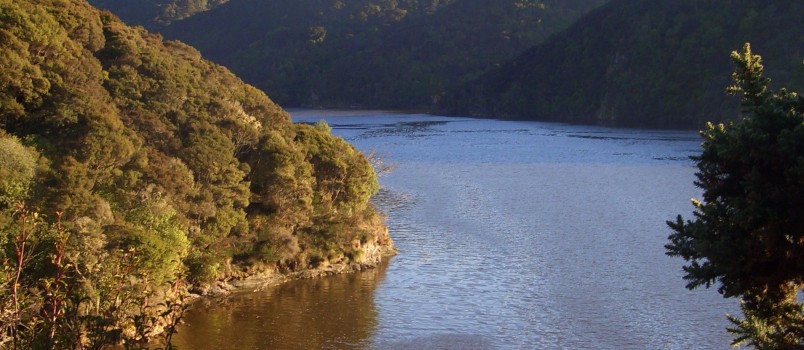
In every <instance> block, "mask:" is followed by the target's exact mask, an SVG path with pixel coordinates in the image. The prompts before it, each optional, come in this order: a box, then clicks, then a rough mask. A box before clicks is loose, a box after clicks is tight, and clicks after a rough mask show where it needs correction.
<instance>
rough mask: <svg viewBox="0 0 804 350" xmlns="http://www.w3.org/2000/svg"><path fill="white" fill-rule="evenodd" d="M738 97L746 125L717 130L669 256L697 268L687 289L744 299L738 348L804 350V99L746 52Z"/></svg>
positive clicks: (741, 56)
mask: <svg viewBox="0 0 804 350" xmlns="http://www.w3.org/2000/svg"><path fill="white" fill-rule="evenodd" d="M731 57H732V60H733V61H734V63H735V65H736V68H735V72H734V74H733V75H732V78H733V80H734V85H733V86H731V87H729V88H728V92H729V93H731V94H735V95H739V96H740V97H741V100H742V110H743V116H742V117H743V118H742V119H741V120H739V121H737V122H731V123H729V124H727V125H723V124H719V125H713V124H711V123H709V124H708V125H707V128H706V130H704V131H702V132H701V135H702V136H703V138H704V141H703V143H702V148H703V151H702V153H701V155H699V156H695V157H693V159H694V160H696V161H697V166H698V172H697V173H696V176H697V179H698V180H697V181H696V183H695V184H696V185H697V186H698V187H700V188H701V189H703V201H698V200H693V204H694V205H695V212H694V220H687V221H684V219H683V218H682V217H681V215H679V216H678V218H677V219H676V220H675V221H668V225H669V226H670V228H671V229H672V230H673V233H672V234H671V235H670V236H669V240H670V244H667V245H666V246H665V248H666V249H667V254H668V255H670V256H678V257H681V258H683V259H684V260H685V261H687V262H688V265H687V266H684V272H685V273H686V274H685V276H684V279H685V280H686V281H687V282H688V283H687V288H689V289H694V288H697V287H699V286H705V287H707V288H708V287H710V286H711V285H713V284H716V283H719V287H718V291H719V292H720V293H721V294H722V295H723V296H724V297H726V298H729V297H736V298H739V299H740V304H741V308H742V310H743V314H744V316H745V319H739V318H737V317H734V316H729V320H730V321H731V322H732V324H733V325H734V327H733V328H730V329H729V331H730V332H731V333H733V334H734V335H735V339H734V342H733V345H735V346H737V345H749V346H753V347H755V348H758V349H802V348H804V305H803V304H802V303H801V302H799V301H798V300H797V295H798V294H799V293H801V292H802V290H803V288H804V215H802V209H804V98H802V96H800V95H798V94H797V93H795V92H788V91H786V90H785V89H781V90H779V91H778V92H773V91H771V90H770V89H769V88H768V83H769V79H767V78H765V77H764V76H763V69H764V68H763V66H762V59H761V57H760V56H758V55H754V54H753V53H752V52H751V47H750V45H749V44H745V46H744V48H743V52H742V53H740V52H736V51H735V52H732V54H731Z"/></svg>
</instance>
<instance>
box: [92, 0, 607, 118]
mask: <svg viewBox="0 0 804 350" xmlns="http://www.w3.org/2000/svg"><path fill="white" fill-rule="evenodd" d="M94 2H95V3H99V4H102V5H104V6H105V8H108V9H110V10H112V11H113V12H122V11H126V6H128V5H126V4H127V3H126V2H111V1H108V0H107V1H101V0H94ZM604 2H605V0H573V1H559V0H554V1H525V0H505V1H498V0H497V1H492V0H451V1H443V0H442V1H438V0H400V1H397V0H381V1H376V0H356V1H349V2H346V1H334V0H333V1H312V0H303V1H282V0H268V1H266V0H262V1H257V0H232V1H229V2H227V3H225V4H223V5H221V6H217V7H215V8H214V9H212V10H210V11H206V12H203V13H197V14H195V15H193V16H191V17H189V18H186V19H184V20H181V21H175V22H173V23H171V24H170V25H168V26H164V27H161V28H159V29H158V30H159V31H160V32H162V33H163V34H164V35H165V36H166V37H169V38H172V39H178V40H181V41H183V42H186V43H188V44H190V45H192V46H194V47H196V48H198V49H199V50H200V51H201V52H202V53H203V54H204V56H205V57H207V58H209V59H211V60H213V61H215V62H217V63H220V64H222V65H224V66H226V67H228V68H229V69H231V70H232V71H233V72H235V73H236V74H238V75H239V76H241V77H242V78H243V79H244V80H245V81H247V82H249V83H251V84H254V85H255V86H257V87H258V88H260V89H262V90H264V91H266V92H267V93H268V94H269V95H270V96H272V97H273V98H274V99H276V100H277V101H278V102H279V103H281V104H283V105H292V106H324V107H364V108H368V107H382V108H414V107H428V106H431V105H432V104H433V101H436V100H438V99H439V98H440V96H441V95H442V94H443V93H444V92H445V91H447V90H449V89H450V88H453V87H455V86H457V85H458V84H459V83H460V82H464V81H468V80H470V79H472V78H474V77H476V76H478V75H480V74H481V73H482V72H484V71H486V70H488V69H489V68H491V67H494V66H495V65H498V64H500V63H502V62H504V61H506V60H508V59H510V58H513V57H515V56H516V55H517V54H518V53H520V52H522V51H523V50H525V49H526V48H528V47H530V46H532V45H534V44H536V43H539V42H541V41H542V40H544V39H545V38H547V37H548V36H549V35H550V34H552V33H554V32H556V31H558V30H560V29H563V28H566V27H567V26H568V25H569V24H570V23H571V22H572V21H573V20H575V19H577V18H578V17H580V16H581V15H582V14H583V13H585V12H586V11H588V10H589V9H590V8H593V7H595V6H598V5H600V4H602V3H604ZM135 23H137V24H148V23H147V22H146V23H143V22H136V21H135Z"/></svg>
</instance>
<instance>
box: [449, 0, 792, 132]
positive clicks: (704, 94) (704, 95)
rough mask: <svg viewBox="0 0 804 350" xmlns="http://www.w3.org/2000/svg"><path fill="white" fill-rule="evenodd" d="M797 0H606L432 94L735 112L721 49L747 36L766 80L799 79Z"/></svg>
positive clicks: (493, 109)
mask: <svg viewBox="0 0 804 350" xmlns="http://www.w3.org/2000/svg"><path fill="white" fill-rule="evenodd" d="M802 16H804V2H802V1H797V0H776V1H760V0H735V1H728V2H723V1H699V0H658V1H642V0H615V1H612V2H611V3H609V4H607V5H604V6H602V7H600V8H598V9H597V10H595V11H593V12H592V13H590V14H589V15H587V16H586V17H584V18H583V19H581V20H579V21H578V22H577V23H575V24H574V25H573V26H572V27H570V28H569V29H567V30H566V31H564V32H561V33H559V34H557V35H555V36H553V37H552V38H550V39H549V40H548V41H546V42H545V43H543V44H542V45H539V46H536V47H534V48H532V49H530V50H528V51H527V52H525V53H523V54H522V55H521V56H519V57H518V58H516V59H514V60H512V61H511V62H509V63H507V64H505V65H503V66H502V67H500V68H499V69H497V70H495V71H493V72H490V73H488V74H486V75H484V76H483V77H480V78H478V79H477V80H476V81H474V82H472V83H469V84H466V85H465V86H463V87H462V88H460V89H457V90H455V91H453V92H451V93H450V94H449V96H448V97H446V98H445V99H443V100H442V102H441V108H442V109H443V110H445V111H449V112H451V113H458V114H473V115H479V116H493V117H500V118H513V119H529V120H553V121H563V122H572V123H586V124H601V125H619V126H635V127H661V128H697V127H699V126H701V125H702V124H703V123H705V121H707V120H712V121H719V120H722V119H724V118H734V117H736V116H737V115H738V110H739V99H738V98H734V97H729V96H726V95H725V94H724V91H725V88H726V86H727V85H728V84H729V82H730V76H731V72H732V69H733V68H732V64H731V62H730V60H729V52H731V51H733V50H737V49H739V48H741V47H742V45H743V44H744V43H746V42H750V43H751V46H752V47H753V48H754V52H756V53H758V54H760V55H762V57H763V58H764V59H765V69H766V76H768V77H770V78H771V79H772V84H771V85H773V86H775V87H780V86H787V87H789V88H790V89H791V90H793V91H801V90H802V88H804V64H802V59H804V26H802V24H801V23H802V22H801V19H802Z"/></svg>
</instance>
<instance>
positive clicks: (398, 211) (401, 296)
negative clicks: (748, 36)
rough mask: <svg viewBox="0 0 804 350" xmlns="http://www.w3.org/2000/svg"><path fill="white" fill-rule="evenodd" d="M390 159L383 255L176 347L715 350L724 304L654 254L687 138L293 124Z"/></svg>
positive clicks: (263, 302) (334, 119)
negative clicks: (371, 264) (687, 284)
mask: <svg viewBox="0 0 804 350" xmlns="http://www.w3.org/2000/svg"><path fill="white" fill-rule="evenodd" d="M299 115H300V116H303V117H304V118H301V119H303V120H304V121H306V122H315V121H317V120H318V119H322V118H324V119H326V120H327V121H328V122H329V123H330V125H331V126H332V127H333V132H334V133H336V134H338V135H341V136H343V137H345V138H346V139H347V140H348V141H350V142H352V143H354V144H355V145H356V146H357V147H358V148H360V149H362V150H365V151H369V150H376V151H379V152H380V153H381V154H384V155H385V157H386V160H387V161H389V162H391V163H393V164H395V165H396V170H395V171H394V172H393V173H391V174H389V175H387V176H384V177H383V178H381V183H382V185H383V188H384V189H383V191H382V192H381V193H380V194H379V195H378V196H377V197H376V198H375V200H376V202H377V204H378V205H379V206H380V207H381V208H382V209H383V210H384V211H385V212H386V213H387V214H388V216H389V218H388V225H389V229H390V231H391V235H392V236H393V237H394V240H395V243H396V245H397V247H398V248H399V250H400V252H399V254H398V255H397V256H396V257H394V258H392V259H391V260H390V262H389V263H387V264H386V265H383V266H382V267H381V268H379V269H376V270H372V271H368V272H364V273H360V274H354V275H346V276H336V277H332V278H325V279H320V280H305V281H294V282H290V283H288V284H284V285H281V286H277V287H273V288H268V289H266V290H263V291H260V292H256V293H239V294H237V295H234V296H232V297H230V298H228V299H227V300H225V301H223V302H220V303H217V302H215V303H210V304H209V305H199V306H197V307H195V308H194V310H193V311H192V312H191V313H190V314H188V316H187V319H186V320H187V324H186V326H184V327H182V328H181V330H180V332H181V333H180V334H179V335H178V336H177V338H176V341H175V345H177V346H178V348H179V349H727V348H729V346H728V344H729V336H728V334H727V333H726V332H725V330H724V328H725V327H726V326H727V321H726V319H725V316H724V315H725V313H727V312H736V311H738V309H737V307H736V303H735V302H733V301H730V300H724V299H722V298H721V297H720V296H719V295H718V294H717V293H716V292H715V291H713V290H699V291H694V292H690V291H688V290H686V289H685V288H684V281H683V280H682V279H681V275H682V271H681V265H682V262H681V261H679V260H678V259H671V258H669V257H667V256H665V255H664V248H663V246H664V244H665V242H666V240H667V235H668V234H669V230H668V229H667V228H666V226H665V223H664V221H665V220H668V219H671V218H673V217H674V216H675V215H676V214H679V213H681V214H685V215H686V214H689V213H690V211H691V208H692V206H691V204H690V201H689V199H690V198H691V197H696V196H698V195H699V191H698V190H697V189H696V188H695V187H694V186H693V184H692V182H693V180H694V170H695V169H694V167H693V164H692V163H691V162H690V161H689V160H688V159H687V156H688V155H690V154H692V153H693V152H695V151H696V149H697V148H698V146H699V143H700V141H699V140H698V137H697V135H696V133H695V132H686V131H680V132H675V131H650V130H619V129H607V128H595V127H581V126H568V125H560V124H545V123H529V122H504V121H494V120H478V119H462V118H458V119H451V118H442V117H432V116H426V115H405V114H386V113H377V114H372V113H366V112H361V113H355V114H354V115H349V113H347V112H344V111H339V112H338V113H322V114H320V115H319V114H316V112H305V114H297V115H296V116H299Z"/></svg>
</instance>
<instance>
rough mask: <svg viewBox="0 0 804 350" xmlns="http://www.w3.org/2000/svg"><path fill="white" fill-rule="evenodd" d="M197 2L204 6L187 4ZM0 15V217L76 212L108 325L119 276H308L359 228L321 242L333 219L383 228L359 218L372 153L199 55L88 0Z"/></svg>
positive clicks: (20, 5) (74, 253)
mask: <svg viewBox="0 0 804 350" xmlns="http://www.w3.org/2000/svg"><path fill="white" fill-rule="evenodd" d="M174 3H175V4H180V2H174ZM191 3H194V4H201V2H191V1H186V2H181V4H187V5H188V6H189V5H190V4H191ZM205 3H206V4H208V5H210V4H212V3H210V2H205ZM193 6H195V5H193ZM0 18H2V22H0V39H2V40H0V55H2V57H3V60H2V61H0V82H3V87H2V90H0V102H2V104H0V146H2V147H0V165H2V167H1V168H0V175H2V177H0V186H2V187H0V206H1V207H2V208H0V209H6V208H11V209H10V210H11V211H13V208H14V207H12V205H16V201H18V200H27V202H28V205H29V206H30V207H34V208H37V210H38V211H41V212H56V211H60V212H63V213H65V214H64V216H63V217H62V218H61V223H62V224H63V226H64V232H67V233H69V234H70V235H69V239H68V240H67V241H66V243H65V244H66V249H65V252H64V256H65V259H68V260H69V261H70V263H71V264H72V265H71V266H72V267H71V268H74V269H75V271H74V272H75V273H76V274H80V275H81V276H83V277H82V283H84V287H86V288H85V289H83V292H82V293H84V294H82V295H80V297H82V298H83V297H86V298H89V299H88V300H94V301H96V303H95V304H94V305H95V306H94V308H92V310H95V311H93V312H94V313H92V312H89V313H88V311H86V310H84V309H82V310H83V311H80V310H79V311H76V312H78V313H80V314H81V315H83V316H86V317H90V316H92V317H99V318H98V320H99V321H98V322H99V323H98V324H96V326H97V327H98V329H107V330H110V329H119V328H116V327H118V326H119V325H120V324H111V325H110V324H105V323H103V322H106V321H103V320H108V319H121V318H125V317H124V316H125V315H130V314H131V313H132V312H133V311H132V307H133V306H131V305H123V304H120V303H118V304H114V303H111V304H106V305H100V304H99V302H97V301H98V300H116V299H115V298H114V297H112V296H113V294H114V293H120V292H121V291H120V290H119V288H117V289H115V288H116V287H115V288H112V286H115V285H120V283H122V282H121V281H119V280H116V279H119V277H118V276H119V273H120V271H112V269H114V268H117V267H120V266H123V265H125V266H129V267H130V268H131V269H132V271H135V270H136V276H134V275H132V280H131V281H130V282H131V284H129V283H128V282H126V283H123V285H126V286H129V287H130V288H129V289H128V290H127V291H126V293H129V294H130V295H131V296H132V298H134V297H141V296H143V295H144V294H143V293H146V291H147V290H149V288H148V287H147V285H149V284H150V285H151V286H160V287H161V286H163V285H164V284H165V283H170V282H173V281H175V280H176V279H177V278H178V276H181V275H183V273H184V272H187V273H188V274H189V275H188V276H187V278H188V279H189V280H191V281H193V282H199V283H200V282H208V281H210V280H212V279H215V278H221V277H224V274H226V273H232V271H233V270H234V269H232V267H231V264H230V262H231V261H232V260H233V259H234V260H236V262H244V263H258V264H255V265H260V266H263V267H264V268H267V269H278V268H289V266H290V265H292V267H290V269H296V268H305V267H307V262H308V261H309V259H308V258H307V257H309V256H312V255H313V254H319V252H321V251H334V253H332V254H330V255H332V256H342V255H343V254H344V253H343V251H345V250H348V249H350V248H349V246H348V244H347V243H348V241H349V240H351V239H352V238H353V237H351V235H349V234H346V233H344V234H342V235H338V237H335V236H328V235H317V234H316V233H317V232H322V231H325V230H326V227H328V226H329V225H335V224H339V223H342V222H360V223H362V224H365V225H364V226H367V227H366V228H365V230H369V228H368V226H374V225H376V226H378V227H383V224H382V221H381V220H375V218H378V217H379V216H378V215H374V216H371V218H372V219H371V220H364V219H363V218H365V217H367V216H366V215H364V214H365V212H371V210H372V209H371V207H370V205H369V203H368V198H369V196H370V195H371V194H372V193H374V192H375V191H376V186H377V180H376V178H375V177H374V174H373V172H372V171H371V167H370V166H369V165H368V162H367V161H366V160H365V157H363V155H362V154H360V153H359V152H357V151H356V150H355V149H354V148H353V147H351V146H350V145H348V144H347V143H346V142H344V141H343V140H341V139H337V138H334V137H332V136H331V135H330V134H329V129H328V128H323V126H322V127H321V128H320V130H315V129H313V128H312V127H309V126H305V127H297V126H295V125H294V124H292V123H291V121H290V117H289V115H288V114H287V113H286V112H284V111H283V110H282V109H281V108H280V107H279V106H277V105H276V104H275V103H273V102H272V101H271V100H270V99H269V98H268V97H267V96H265V95H264V94H263V93H262V92H260V91H259V90H257V89H256V88H254V87H251V86H248V85H246V84H244V83H243V82H242V81H241V80H239V79H238V78H237V77H235V76H234V75H233V74H232V73H231V72H229V71H228V70H226V69H224V68H223V67H220V66H218V65H215V64H212V63H210V62H208V61H205V60H203V59H202V58H201V55H200V54H199V53H198V51H196V50H195V49H193V48H191V47H189V46H187V45H184V44H182V43H179V42H164V41H163V39H162V37H161V36H159V35H155V34H150V33H148V32H147V31H145V30H144V29H143V28H141V27H136V28H133V27H128V26H126V25H125V24H123V23H122V22H120V21H119V20H118V19H117V18H116V17H114V16H112V15H111V14H109V13H108V12H100V11H98V10H96V9H94V8H92V7H91V6H89V5H88V4H87V3H86V2H84V1H82V0H44V1H16V0H15V1H11V0H0ZM20 140H24V142H21V141H20ZM23 144H24V145H25V146H23ZM32 189H33V191H31V190H32ZM11 211H8V210H4V211H2V212H0V228H2V229H5V228H6V227H7V226H8V225H9V224H10V222H11V215H10V213H11ZM330 211H331V212H330ZM336 211H337V212H336ZM358 218H359V220H358ZM356 220H357V221H356ZM369 222H370V225H369V224H368V223H369ZM371 229H372V230H379V228H376V227H374V228H371ZM357 231H359V230H356V232H355V233H354V235H359V234H360V233H357ZM341 236H343V237H341ZM347 236H349V237H347ZM380 236H381V235H377V237H380ZM2 237H4V238H2V239H0V243H5V244H8V243H9V242H11V241H10V240H9V239H10V238H8V237H7V236H2ZM322 257H326V255H322ZM121 259H124V260H126V261H127V262H126V263H125V264H122V263H120V264H118V263H116V262H115V261H120V260H121ZM46 265H47V264H45V263H37V264H35V266H34V265H31V266H32V267H31V268H30V270H31V271H32V274H31V275H30V276H32V278H33V276H36V275H37V274H39V275H43V274H45V273H46V272H47V271H46V270H47V268H46ZM115 266H117V267H115ZM224 267H226V268H224ZM120 268H122V267H120ZM34 272H35V273H34ZM132 273H133V272H132ZM114 281H117V282H114ZM115 283H118V284H115ZM84 287H82V288H84ZM127 288H128V287H127ZM108 298H111V299H108ZM82 303H84V302H83V301H81V302H78V304H81V305H82V306H81V307H84V308H86V307H88V306H86V305H84V304H82ZM4 310H5V309H4ZM101 310H107V311H108V312H109V313H114V315H112V314H103V315H102V313H103V312H101ZM134 311H136V310H134ZM104 312H106V311H104ZM134 313H135V314H136V313H137V312H134ZM140 313H141V312H140ZM115 322H117V321H115ZM137 322H138V326H137V327H136V328H137V329H144V328H143V327H145V325H146V323H147V322H145V321H144V320H140V321H137ZM143 322H145V323H143ZM145 328H147V327H145ZM101 333H102V332H101ZM99 334H100V333H99ZM104 334H105V333H104ZM107 336H108V337H107ZM98 337H100V338H98V339H101V338H102V339H101V340H98V341H100V342H104V341H106V340H109V339H112V338H115V337H117V338H119V336H118V335H114V334H105V335H98ZM107 338H108V339H107ZM103 339H106V340H103Z"/></svg>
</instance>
